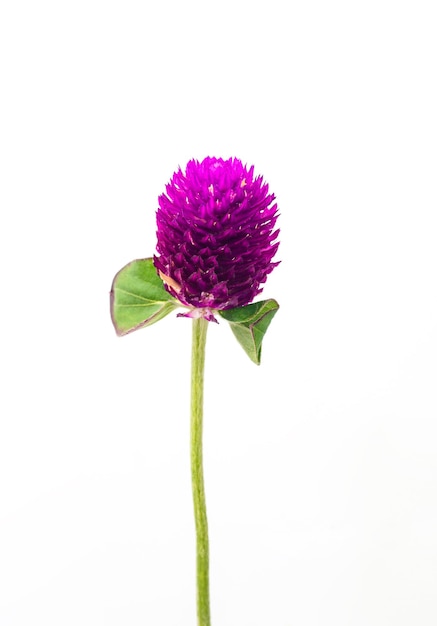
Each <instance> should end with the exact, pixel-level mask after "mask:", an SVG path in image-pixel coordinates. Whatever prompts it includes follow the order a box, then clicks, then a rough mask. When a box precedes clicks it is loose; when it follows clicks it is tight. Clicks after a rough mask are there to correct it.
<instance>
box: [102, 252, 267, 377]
mask: <svg viewBox="0 0 437 626" xmlns="http://www.w3.org/2000/svg"><path fill="white" fill-rule="evenodd" d="M180 306H182V305H181V303H180V302H178V301H177V300H175V298H173V297H172V296H171V295H170V294H169V293H168V292H167V291H166V289H165V287H164V283H163V281H162V280H161V278H160V277H159V276H158V273H157V271H156V269H155V266H154V265H153V259H138V260H137V261H132V262H131V263H129V264H128V265H126V266H125V267H123V268H122V269H121V270H120V271H119V272H118V274H116V276H115V278H114V281H113V283H112V288H111V317H112V322H113V324H114V327H115V330H116V332H117V334H118V335H126V334H127V333H130V332H132V331H134V330H138V329H139V328H144V327H146V326H151V325H152V324H154V323H155V322H158V321H159V320H161V319H162V318H163V317H165V316H166V315H168V314H169V313H171V312H172V311H174V310H175V309H177V308H178V307H180ZM278 308H279V305H278V303H277V302H276V301H275V300H264V301H262V302H255V303H253V304H248V305H246V306H242V307H236V308H234V309H227V310H225V311H219V312H218V313H219V315H220V317H222V318H223V319H225V320H226V321H227V322H229V324H230V326H231V329H232V332H233V333H234V335H235V337H236V338H237V340H238V342H239V343H240V345H241V346H242V347H243V349H244V351H245V352H246V354H247V355H248V356H249V358H250V359H251V360H252V361H253V362H254V363H256V364H257V365H259V363H260V360H261V347H262V340H263V338H264V335H265V333H266V330H267V328H268V326H269V324H270V322H271V321H272V319H273V316H274V315H275V313H276V312H277V310H278Z"/></svg>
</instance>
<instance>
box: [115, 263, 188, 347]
mask: <svg viewBox="0 0 437 626" xmlns="http://www.w3.org/2000/svg"><path fill="white" fill-rule="evenodd" d="M178 306H180V305H179V303H178V302H177V300H175V299H174V298H172V296H171V295H170V294H169V293H168V292H167V291H166V290H165V288H164V283H163V282H162V280H161V278H160V277H159V276H158V273H157V271H156V268H155V266H154V265H153V259H138V260H137V261H132V262H131V263H128V265H125V267H123V268H122V269H121V270H120V271H119V272H118V274H116V276H115V278H114V281H113V283H112V287H111V317H112V322H113V324H114V327H115V330H116V332H117V335H126V334H127V333H130V332H132V331H133V330H137V329H138V328H143V327H145V326H150V325H151V324H154V323H155V322H158V321H159V320H160V319H162V318H163V317H165V316H166V315H168V314H169V313H171V312H172V311H173V310H174V309H176V308H177V307H178Z"/></svg>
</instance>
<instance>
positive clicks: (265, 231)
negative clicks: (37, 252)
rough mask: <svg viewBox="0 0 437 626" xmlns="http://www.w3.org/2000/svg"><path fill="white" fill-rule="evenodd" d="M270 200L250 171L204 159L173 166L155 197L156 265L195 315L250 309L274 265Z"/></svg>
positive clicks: (273, 212)
mask: <svg viewBox="0 0 437 626" xmlns="http://www.w3.org/2000/svg"><path fill="white" fill-rule="evenodd" d="M274 201H275V196H274V194H272V193H269V187H268V184H267V183H265V182H263V178H262V177H261V176H254V167H253V166H252V167H250V168H247V167H246V166H244V165H243V164H242V163H241V161H240V160H239V159H236V158H230V159H228V160H223V159H217V158H215V157H207V158H205V159H204V160H203V161H201V162H199V161H197V160H191V161H189V162H188V164H187V166H186V169H185V172H183V171H182V170H181V169H180V168H179V170H178V171H177V172H175V173H174V174H173V177H172V179H171V181H170V183H169V184H168V185H167V186H166V193H165V194H162V195H161V196H160V197H159V208H158V210H157V213H156V221H157V247H156V250H157V255H156V256H155V257H154V263H155V267H156V268H157V270H158V272H159V274H160V276H161V278H162V279H163V280H164V283H165V285H166V289H167V290H168V291H169V292H170V293H171V294H172V295H173V296H174V297H175V298H177V299H178V300H179V301H180V302H181V303H182V304H184V305H186V306H188V307H190V308H192V309H194V310H195V311H196V313H195V314H197V315H202V316H204V317H206V318H207V319H213V314H212V311H214V310H220V309H230V308H234V307H238V306H243V305H245V304H249V303H250V302H251V301H252V300H253V298H254V297H255V296H256V295H257V294H259V293H260V292H261V291H262V287H261V285H262V284H263V283H264V282H265V280H266V278H267V275H268V274H269V273H270V272H271V271H272V269H273V268H274V267H275V266H276V265H277V263H275V262H273V261H272V259H273V257H274V255H275V253H276V251H277V249H278V246H279V242H277V241H276V239H277V236H278V233H279V230H275V224H276V220H277V217H278V212H277V204H276V203H275V202H274Z"/></svg>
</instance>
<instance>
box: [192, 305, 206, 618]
mask: <svg viewBox="0 0 437 626" xmlns="http://www.w3.org/2000/svg"><path fill="white" fill-rule="evenodd" d="M207 329H208V321H207V320H206V319H204V318H203V317H199V318H198V319H193V342H192V352H191V481H192V489H193V504H194V520H195V525H196V578H197V620H198V621H197V623H198V626H210V624H211V620H210V608H209V539H208V520H207V516H206V501H205V486H204V480H203V452H202V449H203V445H202V440H203V436H202V435H203V383H204V370H205V344H206V333H207Z"/></svg>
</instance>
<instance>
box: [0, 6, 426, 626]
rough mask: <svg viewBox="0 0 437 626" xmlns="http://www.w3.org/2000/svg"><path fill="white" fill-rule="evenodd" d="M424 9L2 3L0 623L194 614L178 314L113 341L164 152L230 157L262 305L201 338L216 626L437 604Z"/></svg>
mask: <svg viewBox="0 0 437 626" xmlns="http://www.w3.org/2000/svg"><path fill="white" fill-rule="evenodd" d="M433 9H435V3H434V2H432V1H429V2H425V1H421V0H415V1H414V2H413V1H410V2H408V1H405V2H402V1H401V2H394V1H393V2H389V1H387V0H378V1H372V0H371V1H370V2H347V1H343V2H340V1H338V0H337V1H334V2H321V1H318V2H317V1H305V2H304V1H303V0H302V1H301V2H292V3H287V2H282V1H281V2H279V1H271V2H263V3H261V2H256V1H252V2H243V1H241V0H234V1H232V2H229V1H221V2H214V3H211V2H208V1H205V0H204V1H203V2H200V1H199V2H193V1H190V2H176V1H174V2H168V1H167V2H166V1H161V2H129V1H124V2H99V1H97V0H94V1H93V0H91V1H90V0H87V1H86V2H85V1H76V2H56V1H52V2H48V1H42V2H20V1H19V0H18V1H12V0H9V1H8V0H6V1H5V2H4V3H3V5H2V9H1V19H0V24H1V25H0V31H1V32H0V48H1V50H0V59H1V60H0V62H1V89H2V96H1V100H0V107H1V119H0V123H1V137H0V150H1V164H0V167H1V169H0V176H1V210H2V213H1V216H2V217H1V220H2V227H1V234H0V237H1V242H0V253H1V270H0V271H1V291H2V295H1V299H2V305H1V318H2V319H1V323H2V326H1V327H2V339H1V348H0V353H1V360H2V362H3V371H2V375H1V381H2V392H1V405H2V406H1V422H0V430H1V433H0V624H1V625H2V626H33V625H34V624H38V625H39V624H43V625H44V626H77V625H80V626H126V625H129V626H139V625H145V624H147V625H153V626H193V625H194V624H195V623H196V618H195V596H194V531H193V520H192V510H191V492H190V472H189V414H188V410H189V359H190V339H191V336H190V335H191V325H190V322H189V321H188V320H185V319H178V318H176V317H175V314H173V315H171V316H169V317H168V318H166V319H165V320H164V321H162V322H161V323H159V324H157V325H156V326H153V327H152V328H149V329H145V330H142V331H141V332H138V333H134V334H132V335H130V336H128V337H125V338H122V339H120V338H117V337H116V336H115V333H114V331H113V328H112V325H111V321H110V317H109V308H108V305H109V299H108V292H109V289H110V285H111V281H112V278H113V275H114V274H115V273H116V272H117V271H118V270H119V269H120V268H121V267H122V266H123V265H124V264H126V263H127V262H129V261H130V260H132V259H134V258H140V257H145V256H151V255H152V254H153V252H154V247H155V209H156V206H157V197H158V195H159V194H160V193H162V192H163V190H164V186H165V184H166V182H167V181H168V180H169V178H170V176H171V175H172V173H173V171H174V170H175V169H176V168H177V167H178V165H181V166H184V165H185V164H186V162H187V160H189V159H190V158H193V157H195V158H200V159H201V158H203V157H204V156H206V155H211V156H222V157H229V156H237V157H239V158H241V159H242V160H243V161H244V162H245V163H247V164H248V165H250V164H254V165H255V167H256V171H257V173H260V174H262V175H263V176H264V178H265V180H266V181H267V182H268V183H269V184H270V188H271V190H272V191H273V192H274V193H275V194H276V196H277V200H278V203H279V206H280V210H281V218H280V227H281V247H280V251H279V254H278V258H279V259H281V260H282V263H281V265H280V266H279V267H278V268H277V269H276V270H275V272H274V273H273V274H272V275H271V276H270V277H269V280H268V282H267V284H266V288H265V290H264V293H263V296H265V297H275V298H276V299H277V300H278V301H279V302H280V304H281V309H280V311H279V313H278V314H277V316H276V318H275V319H274V321H273V323H272V325H271V327H270V329H269V331H268V333H267V335H266V339H265V343H264V350H263V362H262V364H261V367H256V366H255V365H253V364H252V363H251V362H250V361H249V359H248V358H247V357H246V355H245V354H244V353H243V351H242V350H241V348H240V347H239V346H238V344H237V343H236V342H235V340H234V338H233V336H232V334H231V332H230V330H229V328H228V327H227V326H226V325H225V323H223V322H222V323H221V324H220V325H219V326H217V325H211V328H210V331H209V337H208V346H207V370H206V390H205V393H206V404H205V421H206V423H205V472H206V483H207V484H206V487H207V498H208V511H209V519H210V538H211V595H212V598H211V603H212V617H213V624H214V625H216V626H237V625H238V626H266V625H269V626H270V625H273V624H274V625H275V626H322V625H323V626H334V625H335V626H351V625H353V626H389V625H390V626H391V625H393V624H396V626H407V625H408V626H410V625H411V626H413V625H414V626H416V625H417V624H420V626H435V624H436V623H437V600H436V596H435V593H436V586H437V454H436V451H437V426H436V420H437V400H436V374H437V356H436V355H437V289H436V269H437V246H436V237H437V228H436V206H437V203H436V199H437V192H436V171H437V169H436V166H437V152H436V145H437V123H436V118H437V115H436V111H437V88H436V70H437V67H436V66H437V63H436V59H437V44H436V29H437V21H436V17H435V14H434V13H433Z"/></svg>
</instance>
